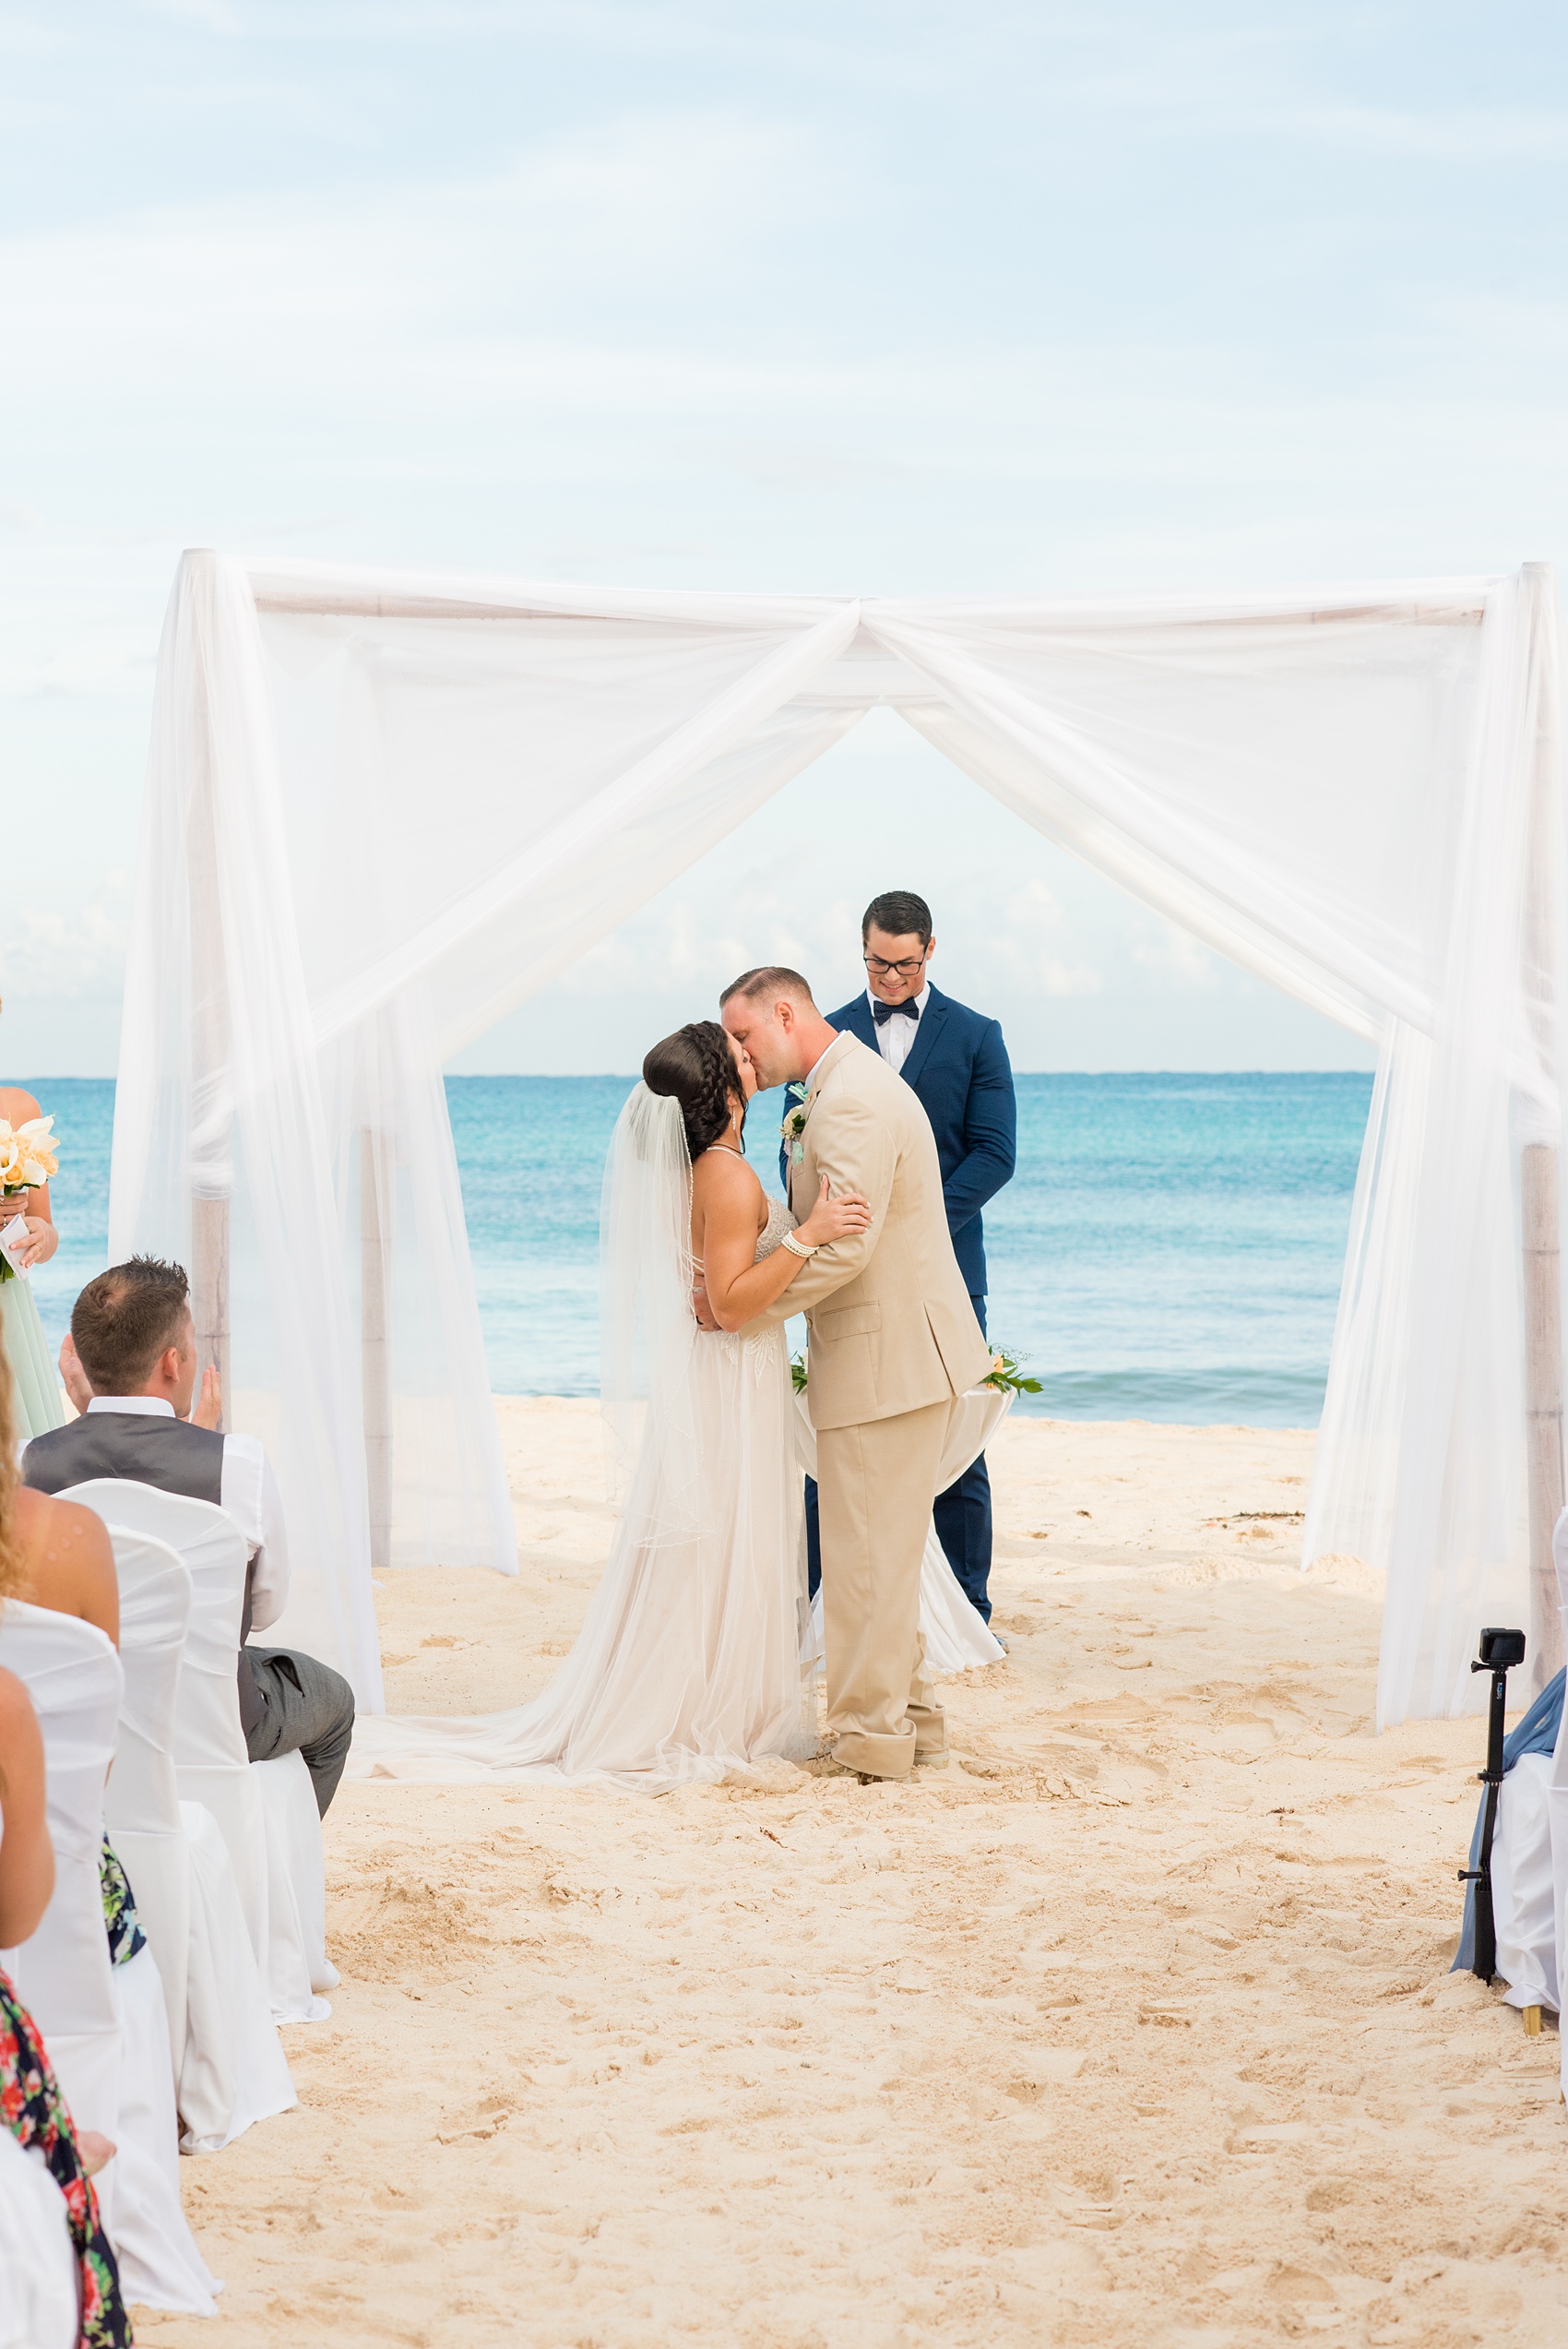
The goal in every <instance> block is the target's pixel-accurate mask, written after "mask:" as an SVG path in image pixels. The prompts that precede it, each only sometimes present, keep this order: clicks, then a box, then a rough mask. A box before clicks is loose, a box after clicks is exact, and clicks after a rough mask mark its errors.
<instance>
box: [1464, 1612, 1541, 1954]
mask: <svg viewBox="0 0 1568 2349" xmlns="http://www.w3.org/2000/svg"><path fill="white" fill-rule="evenodd" d="M1524 1661H1525V1635H1524V1633H1523V1632H1522V1631H1500V1630H1498V1629H1497V1628H1495V1626H1494V1627H1492V1628H1490V1629H1488V1630H1485V1631H1483V1632H1482V1633H1481V1651H1480V1654H1479V1657H1478V1658H1477V1660H1476V1662H1475V1663H1473V1664H1472V1665H1471V1666H1470V1670H1471V1671H1472V1672H1490V1673H1491V1702H1490V1703H1489V1704H1488V1706H1487V1714H1486V1768H1485V1769H1484V1770H1483V1771H1481V1772H1480V1779H1481V1783H1482V1784H1483V1785H1484V1786H1485V1788H1486V1801H1485V1805H1484V1807H1483V1809H1482V1812H1481V1849H1480V1862H1481V1864H1480V1866H1479V1867H1462V1868H1461V1869H1460V1870H1459V1881H1460V1883H1461V1884H1473V1885H1474V1886H1475V1888H1476V1937H1475V1954H1474V1956H1473V1957H1472V1959H1471V1961H1470V1971H1471V1973H1474V1974H1479V1977H1480V1979H1481V1980H1482V1981H1483V1982H1490V1981H1491V1978H1492V1976H1493V1974H1494V1973H1496V1972H1497V1919H1496V1917H1495V1916H1494V1915H1493V1914H1492V1906H1491V1839H1492V1836H1493V1834H1494V1832H1495V1831H1496V1828H1497V1790H1498V1788H1499V1787H1500V1786H1501V1785H1502V1783H1503V1714H1504V1713H1505V1712H1506V1711H1507V1710H1508V1675H1509V1673H1510V1672H1511V1671H1512V1670H1513V1668H1514V1666H1515V1664H1516V1663H1524Z"/></svg>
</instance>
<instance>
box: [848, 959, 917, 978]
mask: <svg viewBox="0 0 1568 2349" xmlns="http://www.w3.org/2000/svg"><path fill="white" fill-rule="evenodd" d="M861 961H862V962H863V963H864V964H865V966H866V969H867V970H868V971H869V972H871V975H872V977H873V979H890V978H891V977H892V976H893V973H894V972H897V973H898V976H899V977H900V979H912V978H913V977H914V975H915V972H917V971H923V970H924V969H925V957H924V955H923V954H917V955H912V956H911V957H910V958H909V960H908V961H905V962H884V960H883V959H882V957H881V955H880V954H862V955H861Z"/></svg>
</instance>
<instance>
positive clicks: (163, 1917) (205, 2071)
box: [70, 1479, 315, 2152]
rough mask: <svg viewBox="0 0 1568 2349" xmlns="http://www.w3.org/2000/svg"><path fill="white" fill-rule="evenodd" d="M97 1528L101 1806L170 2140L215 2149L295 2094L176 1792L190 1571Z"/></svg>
mask: <svg viewBox="0 0 1568 2349" xmlns="http://www.w3.org/2000/svg"><path fill="white" fill-rule="evenodd" d="M118 1490H119V1487H118V1485H116V1484H115V1483H113V1481H111V1480H107V1479H104V1480H99V1481H97V1482H95V1483H94V1484H93V1485H77V1487H76V1488H75V1489H74V1491H73V1492H72V1494H71V1496H70V1497H71V1498H72V1499H74V1500H85V1502H86V1505H87V1507H88V1508H96V1509H97V1510H98V1511H99V1513H100V1514H101V1515H102V1514H104V1513H105V1512H106V1511H108V1510H109V1509H110V1508H112V1507H113V1501H114V1498H115V1496H116V1494H117V1492H118ZM109 1538H110V1540H111V1542H112V1543H113V1546H114V1567H115V1573H116V1577H117V1580H118V1581H119V1586H120V1663H121V1667H122V1669H123V1671H124V1673H125V1696H124V1698H123V1699H122V1700H121V1707H120V1729H119V1737H118V1741H117V1743H116V1746H115V1749H114V1767H113V1771H111V1773H110V1778H109V1786H108V1791H107V1793H106V1795H105V1798H104V1815H105V1818H107V1820H108V1824H109V1831H110V1835H111V1838H112V1840H113V1845H114V1849H115V1851H116V1852H117V1853H118V1854H119V1856H120V1859H121V1861H122V1863H123V1865H124V1866H125V1873H126V1876H127V1877H128V1878H129V1879H130V1885H131V1890H132V1892H133V1894H134V1896H135V1899H136V1904H137V1916H138V1917H139V1918H140V1920H141V1924H142V1929H143V1931H144V1932H145V1933H146V1935H147V1938H148V1944H149V1946H150V1948H151V1950H152V1953H153V1956H154V1958H155V1959H156V1960H157V1961H158V1972H159V1975H160V1979H161V1981H162V1984H163V1995H164V1999H165V2003H166V2006H167V2008H168V2013H169V2041H170V2054H171V2059H172V2067H173V2081H174V2098H175V2102H176V2104H177V2105H178V2108H179V2112H180V2115H181V2118H182V2120H183V2122H184V2140H183V2141H184V2146H185V2150H186V2151H187V2152H216V2151H217V2150H218V2149H219V2148H220V2146H223V2145H227V2144H230V2143H232V2140H234V2138H236V2137H238V2136H240V2135H241V2134H242V2132H243V2131H244V2130H245V2129H246V2128H249V2127H250V2125H251V2123H252V2122H253V2121H256V2120H265V2119H267V2117H268V2116H270V2115H272V2114H274V2113H280V2112H286V2111H287V2110H288V2108H289V2107H290V2106H291V2105H292V2104H294V2103H295V2101H296V2099H295V2096H294V2089H293V2083H292V2081H291V2080H290V2078H289V2067H288V2064H287V2063H286V2061H285V2060H284V2056H283V2048H282V2043H281V2042H280V2041H279V2036H278V2030H277V2026H276V2024H275V2023H274V2021H273V2020H272V2006H271V2001H270V1999H269V1997H267V1991H266V1989H265V1987H264V1986H263V1983H262V1977H261V1973H260V1970H259V1968H258V1967H257V1965H256V1962H255V1951H254V1950H253V1949H252V1947H251V1942H250V1935H249V1932H248V1929H247V1927H246V1925H245V1919H244V1911H243V1909H242V1908H241V1906H240V1899H239V1894H238V1892H237V1890H235V1886H234V1878H233V1870H232V1866H231V1865H230V1861H229V1854H228V1850H227V1847H226V1846H225V1844H224V1842H223V1839H222V1837H221V1835H220V1833H219V1831H218V1829H217V1827H216V1825H215V1824H214V1823H213V1822H212V1819H211V1816H210V1814H209V1813H208V1812H207V1811H206V1810H205V1809H203V1808H202V1807H201V1806H199V1805H195V1804H189V1805H182V1804H181V1801H180V1795H179V1787H178V1783H177V1779H176V1771H175V1762H174V1742H175V1740H174V1721H175V1712H176V1707H177V1702H178V1689H179V1680H180V1672H181V1667H182V1663H183V1661H184V1645H185V1638H186V1631H187V1627H188V1621H189V1616H190V1610H191V1604H192V1585H191V1577H190V1570H189V1568H187V1567H186V1565H185V1563H184V1559H183V1558H182V1557H181V1556H179V1553H178V1552H177V1551H176V1550H175V1549H174V1548H173V1547H172V1545H171V1544H169V1543H167V1542H160V1541H159V1540H157V1539H156V1538H155V1537H154V1536H153V1535H152V1534H150V1533H138V1532H134V1531H133V1530H132V1529H131V1528H130V1527H128V1526H124V1525H114V1524H111V1525H110V1528H109ZM176 1620H177V1625H178V1633H177V1637H176V1636H175V1625H176ZM314 1811H315V1806H314V1805H313V1806H312V1814H313V1816H314ZM189 1815H194V1818H195V1820H196V1827H195V1829H194V1830H193V1829H192V1827H191V1826H190V1825H189V1824H188V1816H189ZM203 1822H205V1823H206V1827H207V1829H208V1830H210V1831H209V1832H208V1833H204V1832H203V1829H202V1823H203ZM171 1985H173V1987H171Z"/></svg>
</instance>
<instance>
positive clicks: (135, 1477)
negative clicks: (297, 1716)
mask: <svg viewBox="0 0 1568 2349" xmlns="http://www.w3.org/2000/svg"><path fill="white" fill-rule="evenodd" d="M94 1476H117V1477H121V1478H124V1479H126V1480H128V1481H129V1482H130V1483H132V1484H135V1485H157V1487H158V1489H159V1491H160V1493H184V1495H185V1496H186V1497H187V1499H189V1500H193V1501H210V1502H211V1503H212V1505H213V1507H214V1508H221V1507H222V1505H223V1438H222V1437H221V1436H220V1435H219V1433H218V1432H217V1430H216V1428H212V1427H193V1426H192V1425H191V1424H190V1421H189V1420H188V1419H172V1418H171V1417H169V1416H168V1415H167V1414H166V1413H163V1412H158V1413H151V1412H140V1411H87V1412H84V1413H82V1415H81V1417H80V1418H79V1419H72V1420H68V1421H67V1422H66V1424H65V1426H64V1427H52V1428H51V1429H50V1430H49V1432H48V1434H47V1435H45V1436H35V1437H33V1439H32V1441H31V1443H30V1445H29V1446H28V1448H27V1449H26V1451H25V1452H24V1453H23V1454H22V1482H23V1483H24V1484H25V1485H31V1486H32V1488H33V1491H34V1492H35V1493H63V1492H65V1491H66V1490H67V1489H68V1487H69V1486H71V1485H86V1484H87V1483H89V1481H90V1479H91V1478H93V1477H94ZM250 1628H251V1587H250V1577H249V1575H248V1574H247V1575H246V1577H245V1611H244V1622H243V1624H242V1625H241V1627H240V1641H241V1649H240V1658H239V1667H238V1670H239V1684H240V1724H241V1726H242V1728H243V1729H244V1732H245V1734H246V1735H247V1736H248V1735H250V1732H251V1731H252V1730H253V1729H254V1728H255V1725H256V1723H257V1722H259V1721H260V1720H261V1718H262V1715H263V1713H264V1712H265V1711H266V1708H265V1706H264V1705H263V1703H262V1699H261V1693H260V1691H259V1689H258V1688H257V1687H256V1685H255V1675H254V1674H253V1673H252V1671H251V1668H250V1663H249V1662H248V1660H247V1658H246V1656H245V1653H244V1641H245V1640H248V1639H249V1637H250Z"/></svg>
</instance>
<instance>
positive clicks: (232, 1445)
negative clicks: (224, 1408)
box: [220, 1436, 289, 1631]
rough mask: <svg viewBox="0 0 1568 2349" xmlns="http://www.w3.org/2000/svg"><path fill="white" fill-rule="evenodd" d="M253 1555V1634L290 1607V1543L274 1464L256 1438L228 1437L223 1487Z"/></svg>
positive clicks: (224, 1499) (227, 1506) (224, 1498)
mask: <svg viewBox="0 0 1568 2349" xmlns="http://www.w3.org/2000/svg"><path fill="white" fill-rule="evenodd" d="M220 1492H221V1496H222V1503H223V1507H224V1508H225V1509H226V1510H227V1511H228V1513H229V1515H230V1516H231V1517H232V1518H233V1519H235V1520H237V1522H238V1523H239V1524H240V1525H241V1526H242V1527H243V1528H244V1536H245V1541H246V1544H248V1546H249V1549H250V1554H251V1629H252V1630H253V1631H265V1630H266V1629H267V1625H268V1624H270V1623H276V1622H277V1620H278V1618H279V1616H280V1615H281V1614H282V1612H283V1609H284V1608H285V1607H286V1606H287V1605H288V1604H289V1541H288V1535H287V1534H286V1533H285V1532H284V1530H283V1502H282V1498H281V1496H280V1495H279V1490H278V1480H277V1478H276V1477H275V1476H274V1475H273V1473H272V1466H271V1462H270V1461H268V1459H267V1454H266V1452H265V1451H264V1450H263V1449H262V1446H261V1444H260V1442H259V1440H258V1438H257V1437H255V1436H225V1437H224V1438H223V1476H222V1483H221V1485H220Z"/></svg>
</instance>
